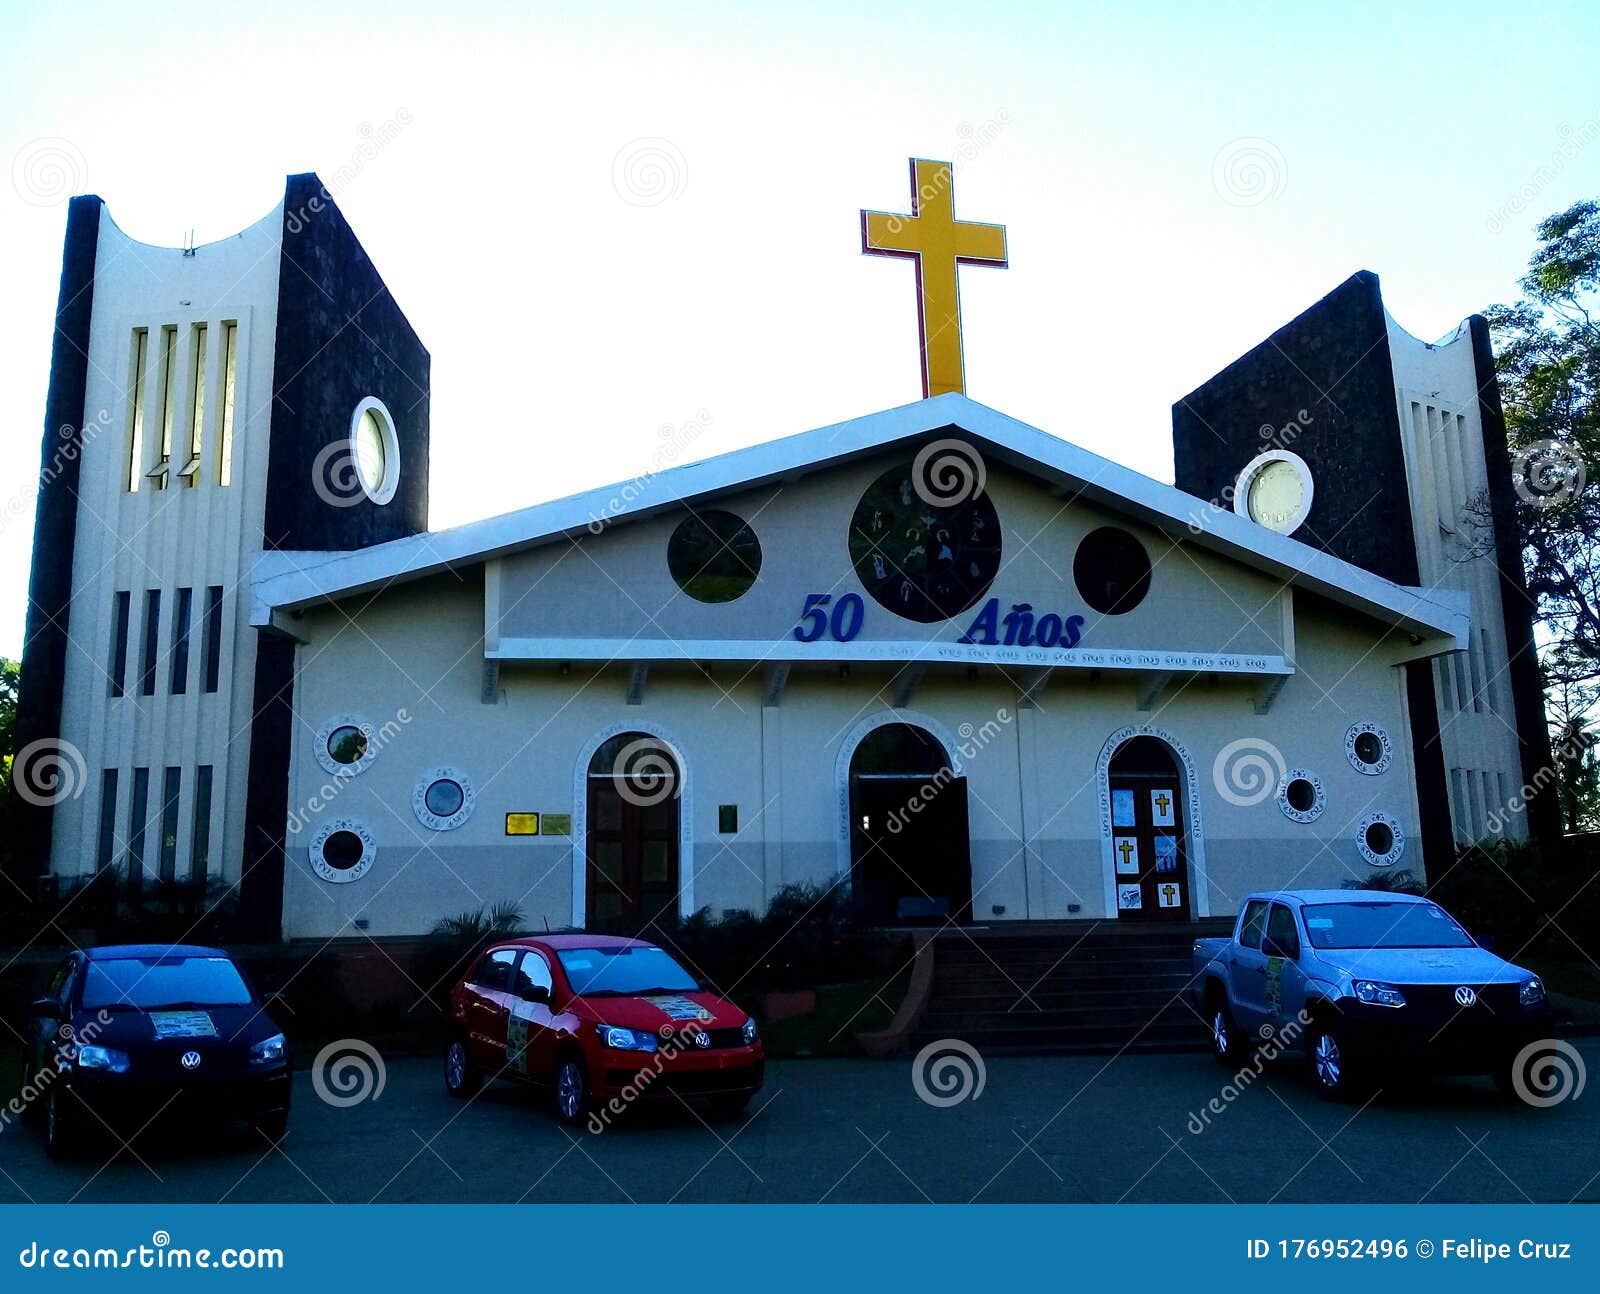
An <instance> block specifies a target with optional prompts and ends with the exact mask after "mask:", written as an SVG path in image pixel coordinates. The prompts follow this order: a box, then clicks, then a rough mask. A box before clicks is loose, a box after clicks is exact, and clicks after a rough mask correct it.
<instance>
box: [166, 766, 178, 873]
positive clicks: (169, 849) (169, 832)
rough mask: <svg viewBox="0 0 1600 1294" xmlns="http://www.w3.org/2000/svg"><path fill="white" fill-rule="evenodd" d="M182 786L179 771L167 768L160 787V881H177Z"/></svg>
mask: <svg viewBox="0 0 1600 1294" xmlns="http://www.w3.org/2000/svg"><path fill="white" fill-rule="evenodd" d="M182 786H183V773H182V771H181V770H180V769H176V768H169V769H168V770H167V775H166V777H165V778H164V779H162V787H161V879H162V880H163V881H175V880H177V879H178V794H179V791H180V790H181V789H182Z"/></svg>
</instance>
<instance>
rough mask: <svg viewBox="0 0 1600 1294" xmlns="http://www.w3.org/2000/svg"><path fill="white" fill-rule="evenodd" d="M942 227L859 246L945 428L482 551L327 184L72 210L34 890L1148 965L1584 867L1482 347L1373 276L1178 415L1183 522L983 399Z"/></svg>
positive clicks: (739, 457) (1482, 336) (803, 454)
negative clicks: (1163, 933) (1278, 925)
mask: <svg viewBox="0 0 1600 1294" xmlns="http://www.w3.org/2000/svg"><path fill="white" fill-rule="evenodd" d="M911 179H912V200H911V203H910V208H909V211H908V212H902V213H879V212H862V213H861V230H862V246H863V251H865V252H867V253H869V254H873V255H883V256H889V257H895V258H901V259H906V260H910V261H911V262H912V266H911V268H909V269H906V270H904V271H902V272H904V273H905V274H906V276H907V279H908V283H914V285H915V291H916V301H917V306H918V319H919V324H920V328H921V337H922V342H921V348H920V353H921V363H922V375H923V389H924V393H925V395H924V398H923V399H922V400H920V401H918V402H916V403H913V404H910V405H906V406H904V407H901V408H896V409H889V410H886V411H882V412H877V413H869V414H867V415H866V416H863V417H860V418H856V419H854V420H852V421H849V422H845V423H841V424H839V425H837V426H831V427H822V428H817V429H815V430H811V431H806V432H802V433H800V434H798V435H793V436H789V437H787V438H785V439H780V440H775V441H769V442H766V443H762V444H758V445H755V446H753V447H751V448H748V449H743V450H737V451H734V452H730V453H726V454H722V455H720V456H718V457H715V458H712V459H709V460H706V461H703V462H699V463H694V464H692V465H688V466H683V467H677V468H673V469H671V470H669V471H664V472H661V473H659V474H651V475H647V476H644V477H640V478H635V479H632V480H629V481H625V482H622V483H619V484H618V485H615V486H608V487H605V488H602V489H598V490H593V491H589V492H587V493H584V494H581V495H577V496H573V497H570V498H565V499H558V500H555V501H549V502H544V501H539V502H533V503H532V504H531V506H528V507H526V508H524V509H522V510H519V511H516V512H513V513H510V514H507V515H504V516H499V517H492V518H489V519H486V520H482V521H476V522H472V523H470V524H467V525H463V526H458V527H455V528H452V529H447V530H431V529H429V528H428V524H427V500H428V489H427V485H428V468H429V452H430V437H429V401H428V392H429V357H428V352H427V350H426V349H425V348H424V346H423V345H422V343H421V341H420V340H419V338H418V336H417V333H416V332H415V331H414V329H413V328H412V326H411V324H410V323H409V322H408V321H407V320H406V318H405V317H404V315H403V314H402V313H401V312H400V310H399V308H398V306H397V305H396V304H395V302H394V300H393V298H392V297H391V296H390V295H389V293H388V291H387V289H386V288H385V287H384V284H383V281H382V279H381V278H380V277H379V275H378V273H377V271H376V269H375V268H374V267H373V265H372V264H371V262H370V261H369V260H368V258H367V257H366V255H365V253H364V252H363V250H362V248H361V245H360V243H359V242H358V241H357V240H356V238H355V235H354V234H353V232H352V231H351V229H350V228H349V226H348V224H347V223H346V222H345V220H344V218H343V216H342V215H341V214H340V212H339V210H338V207H337V206H336V204H334V202H333V201H332V199H331V198H330V197H329V195H328V194H327V192H326V190H324V189H323V187H322V185H321V184H320V182H319V181H318V180H317V179H316V177H315V176H309V175H302V176H293V177H290V179H289V182H288V186H287V189H286V192H285V197H284V201H283V203H282V205H281V206H280V207H278V208H277V209H275V210H274V211H273V212H271V213H270V214H269V215H268V216H267V217H266V218H264V219H263V220H262V221H260V222H259V223H257V224H256V225H254V226H252V227H251V228H249V229H247V230H245V231H243V232H242V233H240V234H238V235H236V236H235V237H233V238H231V239H228V240H225V241H223V242H220V243H214V244H210V245H207V246H202V247H198V248H194V249H166V248H156V247H150V246H145V245H142V244H139V243H136V242H134V241H133V240H131V239H129V238H128V237H127V236H126V235H124V234H123V233H122V232H121V231H120V230H118V229H117V227H116V226H115V225H114V224H113V223H112V221H111V219H110V217H109V215H108V214H107V212H106V210H105V208H104V206H103V204H102V203H101V202H100V200H99V199H97V198H78V199H75V200H74V202H73V204H72V207H71V210H70V215H69V220H68V227H67V245H66V255H65V262H64V266H63V275H62V287H61V306H60V310H59V312H58V316H57V330H56V344H55V348H54V357H53V370H52V374H51V381H50V388H49V395H48V407H47V411H46V434H45V438H44V449H43V455H44V459H43V463H44V467H45V469H46V472H45V476H44V477H43V478H42V479H43V487H42V490H41V494H40V500H39V513H38V526H37V537H36V540H35V549H34V567H33V573H32V583H31V586H30V604H29V620H28V634H27V642H26V647H25V654H24V672H23V685H22V686H23V690H22V713H21V716H20V728H21V731H20V734H19V750H20V751H21V752H22V753H20V754H19V759H18V765H19V767H18V802H17V807H18V810H19V813H20V815H21V816H22V820H23V823H24V828H23V834H22V836H21V838H20V840H19V849H20V850H21V851H22V856H23V858H24V860H25V861H26V862H28V863H30V864H31V866H32V868H33V870H34V872H35V873H36V874H37V875H40V876H41V877H43V878H45V879H46V882H47V883H55V884H58V885H59V884H70V883H76V882H77V881H78V880H80V879H81V878H83V877H85V876H88V875H90V874H92V873H94V872H95V871H97V870H99V869H102V868H106V867H112V866H116V867H121V868H127V869H129V870H131V872H132V873H133V874H135V875H142V876H144V877H147V878H150V879H152V880H181V879H186V878H206V877H214V878H217V879H220V880H222V881H225V882H227V883H229V884H237V885H238V887H239V889H240V894H241V906H242V911H243V913H244V915H245V916H246V917H247V918H248V920H249V922H250V923H251V926H252V928H253V929H254V931H255V932H256V933H258V934H259V935H261V936H263V937H278V936H282V937H287V938H313V937H314V938H329V937H334V936H339V935H351V934H356V933H358V932H366V933H367V934H370V935H373V936H379V935H408V934H416V933H420V932H424V931H426V930H428V929H429V928H430V927H431V926H432V925H433V923H434V922H435V921H437V920H438V919H440V918H441V917H444V916H447V915H450V914H454V913H458V912H461V911H463V910H465V909H475V908H478V907H480V906H482V905H485V904H491V903H498V902H511V903H515V904H516V905H517V906H518V907H519V908H520V909H521V910H522V912H523V914H524V916H525V918H526V919H527V920H528V921H529V922H530V923H532V924H534V925H535V926H540V925H542V924H543V922H545V921H548V922H549V924H550V926H551V927H552V928H558V927H564V926H572V927H579V928H582V927H607V928H619V927H625V926H629V925H642V924H644V923H645V922H647V921H649V920H650V919H652V918H655V917H658V916H661V915H663V914H671V913H676V914H679V915H681V916H689V915H691V914H692V913H694V912H696V911H697V910H700V909H702V908H709V909H711V910H712V911H713V912H714V913H720V912H723V911H728V910H736V909H748V910H757V911H758V910H761V909H763V908H764V907H765V906H766V904H767V903H768V901H770V899H771V898H772V896H773V895H774V893H775V892H776V891H778V890H779V889H780V888H782V887H783V886H786V885H790V884H793V883H797V882H804V883H813V884H817V883H820V884H829V885H831V884H840V885H846V886H848V887H849V892H850V893H851V895H852V896H853V900H854V903H855V906H856V910H857V912H858V914H859V917H860V919H861V920H862V921H864V922H870V923H875V924H911V923H944V922H976V923H986V924H987V923H995V922H1001V921H1011V920H1052V919H1070V918H1105V919H1109V920H1116V921H1131V922H1149V921H1161V920H1189V919H1193V918H1198V917H1206V916H1216V915H1223V914H1229V913H1232V912H1233V911H1234V910H1235V909H1236V908H1237V905H1238V903H1239V901H1240V899H1241V897H1242V896H1243V895H1244V894H1245V893H1247V892H1248V891H1250V890H1253V889H1259V888H1262V887H1265V886H1279V885H1282V886H1290V885H1295V886H1337V885H1339V884H1341V883H1342V882H1344V881H1346V880H1349V879H1351V878H1363V877H1368V876H1372V875H1374V874H1377V873H1382V872H1386V871H1394V870H1399V869H1410V870H1412V871H1413V872H1414V873H1416V874H1418V875H1421V874H1423V873H1424V871H1425V870H1427V869H1432V870H1434V871H1438V870H1441V869H1443V868H1445V867H1447V866H1448V865H1449V863H1450V860H1451V858H1452V857H1453V851H1454V850H1455V848H1456V847H1457V846H1458V845H1459V844H1464V843H1469V842H1471V841H1475V840H1478V839H1480V838H1483V837H1485V836H1493V835H1501V834H1504V835H1510V836H1513V837H1519V836H1522V835H1525V834H1528V833H1529V832H1534V833H1539V832H1543V831H1544V830H1546V829H1547V828H1548V823H1547V821H1546V818H1547V806H1546V805H1545V804H1544V803H1542V802H1541V800H1540V799H1539V798H1537V797H1535V798H1534V799H1532V801H1531V803H1529V802H1526V800H1525V797H1524V794H1523V789H1524V786H1525V785H1526V784H1528V783H1531V782H1533V781H1534V774H1535V772H1536V771H1537V770H1538V769H1539V768H1540V767H1542V765H1543V764H1544V762H1546V761H1547V760H1548V740H1547V738H1546V736H1545V729H1544V720H1543V712H1542V704H1541V699H1540V694H1539V683H1538V675H1537V669H1536V664H1535V661H1534V657H1533V644H1532V635H1531V628H1530V625H1531V620H1530V615H1529V611H1530V606H1529V600H1528V594H1527V591H1526V589H1525V587H1524V586H1523V584H1522V580H1521V576H1520V565H1519V558H1518V548H1517V543H1516V539H1515V536H1514V533H1513V532H1512V531H1511V529H1510V523H1509V518H1508V515H1507V507H1508V503H1509V500H1510V499H1511V497H1512V495H1511V491H1512V488H1513V483H1512V476H1511V467H1510V464H1509V462H1508V460H1507V457H1506V450H1505V436H1504V426H1503V422H1502V420H1501V415H1500V409H1499V402H1498V395H1497V391H1496V387H1495V382H1494V376H1493V365H1492V357H1491V355H1490V352H1489V349H1488V339H1487V333H1486V330H1485V328H1484V326H1483V323H1482V320H1481V319H1477V318H1474V319H1471V320H1468V321H1467V322H1466V323H1464V324H1463V325H1462V327H1461V328H1460V329H1459V330H1458V331H1457V333H1456V334H1455V335H1454V336H1453V337H1451V338H1449V339H1446V340H1445V341H1443V342H1440V343H1439V344H1437V345H1427V344H1424V343H1421V342H1419V341H1417V340H1415V339H1414V338H1412V337H1410V336H1409V335H1407V334H1406V333H1404V332H1403V331H1402V330H1400V329H1399V328H1398V327H1397V326H1396V325H1395V324H1394V323H1393V321H1392V320H1390V319H1389V317H1388V316H1387V314H1386V312H1385V311H1384V309H1383V306H1382V302H1381V299H1380V297H1379V292H1378V283H1377V280H1376V279H1375V278H1374V277H1373V276H1371V275H1370V274H1358V275H1356V276H1355V277H1354V278H1352V279H1350V280H1349V281H1347V282H1346V283H1345V284H1343V285H1341V286H1340V287H1338V288H1337V289H1335V290H1334V291H1333V292H1332V293H1331V294H1330V295H1329V296H1328V297H1327V298H1325V299H1324V300H1323V301H1321V302H1319V303H1317V304H1316V305H1314V306H1312V307H1311V308H1310V309H1309V310H1308V311H1306V312H1305V313H1304V314H1303V315H1301V316H1300V317H1299V318H1298V319H1296V320H1295V321H1293V322H1292V323H1291V324H1289V325H1288V326H1287V327H1286V328H1284V329H1283V330H1281V331H1280V332H1279V333H1277V334H1275V335H1274V336H1273V337H1272V338H1270V339H1268V340H1267V341H1265V342H1263V344H1262V345H1261V346H1260V347H1258V348H1257V349H1255V350H1253V351H1251V352H1250V353H1249V354H1247V355H1245V356H1243V357H1242V358H1241V359H1240V360H1238V361H1237V362H1236V363H1235V364H1233V365H1232V366H1230V367H1229V368H1228V369H1227V370H1225V371H1224V372H1223V373H1221V374H1219V375H1218V376H1217V377H1215V378H1213V379H1212V380H1211V381H1210V382H1208V383H1206V384H1205V385H1204V386H1202V387H1201V388H1200V389H1198V390H1197V391H1195V392H1193V393H1191V394H1190V395H1188V396H1187V397H1185V398H1183V399H1181V400H1179V401H1177V403H1176V404H1175V405H1174V412H1173V440H1174V453H1175V467H1176V479H1177V484H1176V485H1175V486H1174V485H1167V484H1163V483H1161V482H1158V481H1155V480H1152V479H1150V478H1148V477H1146V476H1143V475H1141V474H1139V473H1137V472H1134V471H1132V470H1130V469H1128V468H1125V467H1122V466H1120V465H1118V464H1117V463H1114V462H1112V461H1109V460H1107V459H1105V458H1101V457H1099V456H1097V455H1095V454H1092V453H1089V452H1088V451H1086V450H1084V449H1082V448H1080V447H1078V446H1076V445H1074V444H1072V443H1071V442H1069V441H1067V440H1065V439H1063V438H1062V437H1061V436H1059V435H1057V434H1054V433H1053V431H1052V430H1051V429H1050V428H1036V427H1032V426H1028V425H1026V424H1024V423H1022V422H1019V421H1017V420H1016V419H1014V418H1011V417H1008V416H1006V415H1005V414H1004V413H1003V412H1000V411H998V410H997V409H995V408H991V407H988V406H986V405H984V404H980V403H977V402H976V401H974V400H972V399H970V398H968V396H967V395H966V394H965V382H964V375H963V371H962V356H961V327H962V320H961V316H960V310H959V298H958V274H959V271H958V267H959V266H962V265H967V266H974V267H977V266H990V267H996V268H999V267H1003V266H1005V264H1006V260H1007V253H1006V239H1005V230H1004V229H1003V228H1002V227H1001V226H998V225H990V224H979V223H975V222H970V221H966V220H961V219H958V218H957V217H956V214H955V202H954V188H953V176H952V172H951V168H950V166H949V165H948V164H947V163H936V162H926V161H914V162H913V164H912V170H911ZM884 272H892V271H891V270H890V268H889V267H884ZM908 331H909V330H908ZM910 353H911V352H910V348H909V345H908V356H909V354H910ZM442 443H443V442H442ZM63 446H69V447H70V453H69V454H67V455H66V456H65V461H63V452H62V451H63ZM52 465H55V470H53V471H52ZM30 752H31V754H30ZM24 755H29V758H30V759H33V760H39V759H41V757H42V756H44V755H48V756H50V757H51V758H52V759H53V761H54V771H55V772H56V773H57V774H58V776H57V779H56V781H55V782H54V783H52V784H50V785H46V782H47V781H48V779H42V780H35V782H34V783H32V784H31V789H30V783H29V782H28V781H27V780H26V779H27V777H28V773H29V769H28V768H27V767H26V765H27V764H28V762H29V760H28V759H24V758H23V756H24ZM52 786H53V787H54V790H53V791H52V790H51V787H52ZM65 787H70V789H65V790H63V789H62V788H65Z"/></svg>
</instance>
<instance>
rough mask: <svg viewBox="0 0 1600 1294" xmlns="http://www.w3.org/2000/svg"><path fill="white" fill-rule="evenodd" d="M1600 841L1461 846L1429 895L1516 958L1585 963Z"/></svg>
mask: <svg viewBox="0 0 1600 1294" xmlns="http://www.w3.org/2000/svg"><path fill="white" fill-rule="evenodd" d="M1597 865H1600V840H1597V839H1596V838H1595V837H1592V836H1591V837H1585V838H1573V837H1568V838H1566V839H1563V840H1557V841H1553V842H1551V843H1549V844H1546V845H1541V844H1538V843H1535V842H1532V841H1526V840H1521V841H1508V840H1499V841H1493V842H1487V841H1486V842H1482V843H1480V844H1477V845H1473V846H1471V847H1469V848H1466V849H1463V850H1462V851H1461V852H1460V855H1459V856H1458V858H1457V860H1456V863H1455V865H1454V866H1453V867H1451V868H1450V870H1449V871H1447V872H1446V873H1445V874H1444V875H1443V876H1441V877H1440V878H1439V879H1438V880H1437V881H1436V882H1435V883H1434V884H1432V885H1431V886H1429V887H1428V897H1429V898H1431V899H1433V900H1434V901H1435V902H1437V903H1439V904H1440V905H1441V906H1443V907H1444V908H1445V909H1446V910H1447V911H1449V912H1450V913H1451V914H1452V915H1453V916H1454V917H1455V918H1456V919H1457V920H1458V921H1460V922H1461V924H1462V925H1464V926H1466V928H1467V929H1468V930H1469V931H1471V932H1472V933H1473V935H1475V936H1477V937H1479V938H1482V937H1484V936H1489V937H1492V938H1493V940H1494V944H1495V951H1496V952H1498V953H1499V954H1500V955H1501V956H1502V957H1506V958H1509V959H1511V960H1512V961H1515V960H1516V959H1517V958H1518V957H1520V956H1524V955H1530V954H1537V955H1542V956H1548V957H1556V958H1567V959H1581V960H1588V957H1589V954H1588V953H1587V952H1585V951H1583V950H1585V949H1588V948H1592V947H1593V945H1594V936H1595V932H1596V931H1600V883H1596V881H1595V873H1596V870H1597Z"/></svg>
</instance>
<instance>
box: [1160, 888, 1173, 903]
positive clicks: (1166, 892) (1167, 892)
mask: <svg viewBox="0 0 1600 1294" xmlns="http://www.w3.org/2000/svg"><path fill="white" fill-rule="evenodd" d="M1174 888H1175V887H1173V886H1171V885H1163V886H1162V887H1161V892H1162V893H1163V894H1164V895H1166V898H1167V902H1168V903H1171V902H1172V895H1173V893H1174Z"/></svg>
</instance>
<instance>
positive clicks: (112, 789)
mask: <svg viewBox="0 0 1600 1294" xmlns="http://www.w3.org/2000/svg"><path fill="white" fill-rule="evenodd" d="M116 858H117V770H116V769H114V768H108V769H106V770H105V771H104V772H103V773H101V774H100V839H99V841H98V843H97V844H96V846H95V852H94V866H95V870H96V871H99V872H103V871H105V869H106V868H108V867H110V866H111V864H112V863H114V862H115V861H116Z"/></svg>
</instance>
